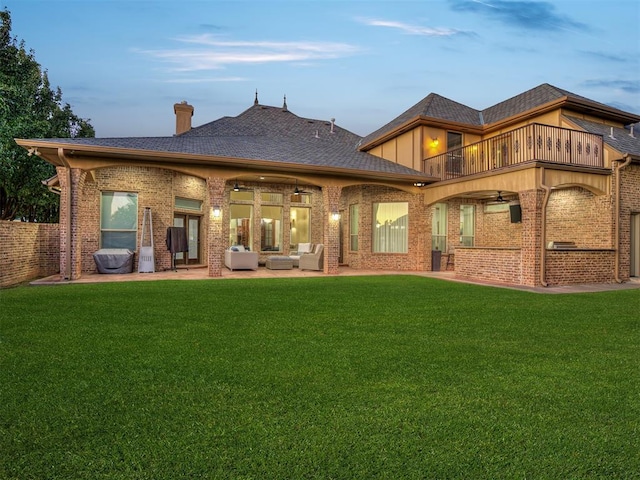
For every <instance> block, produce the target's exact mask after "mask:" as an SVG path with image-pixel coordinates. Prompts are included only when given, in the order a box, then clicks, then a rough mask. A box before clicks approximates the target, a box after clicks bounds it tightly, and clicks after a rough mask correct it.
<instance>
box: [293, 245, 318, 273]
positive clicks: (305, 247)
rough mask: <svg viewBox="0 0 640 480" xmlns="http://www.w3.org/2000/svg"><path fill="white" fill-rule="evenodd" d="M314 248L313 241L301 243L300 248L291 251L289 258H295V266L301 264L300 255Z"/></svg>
mask: <svg viewBox="0 0 640 480" xmlns="http://www.w3.org/2000/svg"><path fill="white" fill-rule="evenodd" d="M312 250H313V243H299V244H298V250H297V251H295V252H291V255H289V258H290V259H291V260H293V266H294V267H297V266H298V265H299V264H300V256H301V255H302V254H303V253H308V252H311V251H312Z"/></svg>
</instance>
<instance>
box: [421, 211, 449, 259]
mask: <svg viewBox="0 0 640 480" xmlns="http://www.w3.org/2000/svg"><path fill="white" fill-rule="evenodd" d="M433 205H435V204H432V205H429V206H427V205H424V217H423V218H421V219H420V223H423V224H424V236H425V240H424V261H423V267H424V270H425V271H430V270H431V269H432V268H433V265H431V256H432V255H431V244H432V235H433ZM443 253H444V252H443Z"/></svg>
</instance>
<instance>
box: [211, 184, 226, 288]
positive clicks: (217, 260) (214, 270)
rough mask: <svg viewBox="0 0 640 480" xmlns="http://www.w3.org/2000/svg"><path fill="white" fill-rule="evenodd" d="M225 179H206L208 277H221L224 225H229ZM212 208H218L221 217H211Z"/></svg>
mask: <svg viewBox="0 0 640 480" xmlns="http://www.w3.org/2000/svg"><path fill="white" fill-rule="evenodd" d="M225 184H226V182H225V179H224V178H218V177H215V178H212V177H209V178H207V191H208V192H209V212H208V216H207V224H208V228H207V244H208V247H209V248H208V251H209V258H208V261H209V276H210V277H220V276H222V266H223V262H224V249H225V241H224V225H225V222H226V224H228V223H229V208H228V204H227V203H225V201H224V200H225V195H224V189H225ZM213 207H220V210H221V215H220V216H219V217H214V216H213Z"/></svg>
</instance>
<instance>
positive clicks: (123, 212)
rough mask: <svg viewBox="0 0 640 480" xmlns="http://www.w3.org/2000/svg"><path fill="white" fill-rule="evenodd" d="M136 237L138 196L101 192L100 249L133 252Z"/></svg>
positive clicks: (125, 193)
mask: <svg viewBox="0 0 640 480" xmlns="http://www.w3.org/2000/svg"><path fill="white" fill-rule="evenodd" d="M137 236H138V195H137V194H135V193H129V192H102V195H101V205H100V247H101V248H128V249H129V250H135V249H136V245H137V241H136V239H137Z"/></svg>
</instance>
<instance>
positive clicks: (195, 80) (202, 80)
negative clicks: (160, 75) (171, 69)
mask: <svg viewBox="0 0 640 480" xmlns="http://www.w3.org/2000/svg"><path fill="white" fill-rule="evenodd" d="M248 80H249V79H248V78H244V77H207V78H172V79H169V80H166V81H165V83H212V82H246V81H248Z"/></svg>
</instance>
